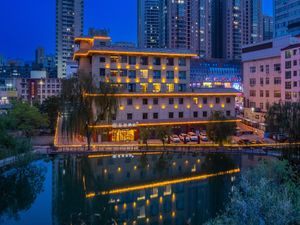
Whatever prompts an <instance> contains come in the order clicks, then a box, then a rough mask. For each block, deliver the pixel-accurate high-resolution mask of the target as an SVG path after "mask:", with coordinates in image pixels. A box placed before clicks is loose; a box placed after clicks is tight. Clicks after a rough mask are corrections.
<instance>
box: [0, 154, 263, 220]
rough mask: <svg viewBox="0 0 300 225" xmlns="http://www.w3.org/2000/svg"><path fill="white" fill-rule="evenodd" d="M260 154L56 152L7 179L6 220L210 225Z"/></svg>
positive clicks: (0, 185)
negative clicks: (86, 154)
mask: <svg viewBox="0 0 300 225" xmlns="http://www.w3.org/2000/svg"><path fill="white" fill-rule="evenodd" d="M260 159H262V158H261V157H260V156H252V155H238V154H236V155H228V154H227V155H225V154H217V155H216V154H157V153H156V154H148V155H140V154H138V155H110V154H105V155H94V156H89V157H76V156H69V157H62V156H59V157H55V158H53V159H51V160H49V159H47V160H39V161H36V162H34V163H31V164H30V165H28V166H26V167H23V168H19V169H17V170H16V169H14V170H11V171H8V172H6V173H4V174H2V175H1V177H0V190H1V192H0V193H1V202H0V224H8V225H19V224H22V225H27V224H28V225H35V224H36V225H41V224H42V225H48V224H49V225H50V224H51V225H65V224H66V225H67V224H68V225H69V224H73V225H76V224H82V225H83V224H87V225H88V224H112V222H111V221H114V222H115V224H122V225H123V224H127V225H129V224H166V225H168V224H174V225H182V224H193V225H194V224H203V223H204V222H205V221H207V220H208V219H210V218H212V217H214V216H215V215H216V214H217V213H218V212H220V210H222V209H223V208H224V204H226V203H227V202H228V199H229V194H230V192H231V191H232V190H233V188H232V187H233V185H234V184H235V182H237V180H238V176H239V174H240V172H239V171H240V170H241V171H242V170H244V169H246V168H248V167H249V166H255V164H256V163H257V161H258V160H260Z"/></svg>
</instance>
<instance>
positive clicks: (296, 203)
mask: <svg viewBox="0 0 300 225" xmlns="http://www.w3.org/2000/svg"><path fill="white" fill-rule="evenodd" d="M299 223H300V184H299V177H298V175H297V174H296V172H295V171H294V170H293V168H292V167H291V166H289V164H288V162H287V161H279V160H277V159H273V160H268V161H263V162H261V163H260V164H259V165H258V166H257V167H255V168H254V169H252V170H248V171H246V172H244V173H243V174H242V177H241V180H240V183H239V184H238V185H237V187H236V188H235V189H234V192H233V193H232V196H231V200H230V202H229V204H228V205H227V207H226V209H225V211H224V212H223V213H222V214H221V215H219V216H217V217H216V218H215V219H213V220H211V221H209V222H208V223H207V225H218V224H220V225H221V224H222V225H223V224H225V225H226V224H236V225H248V224H249V225H252V224H265V225H281V224H299Z"/></svg>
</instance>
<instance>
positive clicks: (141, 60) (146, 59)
mask: <svg viewBox="0 0 300 225" xmlns="http://www.w3.org/2000/svg"><path fill="white" fill-rule="evenodd" d="M140 64H141V65H144V66H147V65H148V57H145V56H142V57H141V58H140Z"/></svg>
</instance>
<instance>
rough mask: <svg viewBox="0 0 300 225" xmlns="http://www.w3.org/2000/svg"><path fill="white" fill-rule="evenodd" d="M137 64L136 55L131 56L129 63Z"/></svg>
mask: <svg viewBox="0 0 300 225" xmlns="http://www.w3.org/2000/svg"><path fill="white" fill-rule="evenodd" d="M135 64H136V57H135V56H129V65H135Z"/></svg>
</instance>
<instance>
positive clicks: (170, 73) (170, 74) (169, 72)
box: [167, 71, 174, 79]
mask: <svg viewBox="0 0 300 225" xmlns="http://www.w3.org/2000/svg"><path fill="white" fill-rule="evenodd" d="M167 79H174V71H167Z"/></svg>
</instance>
